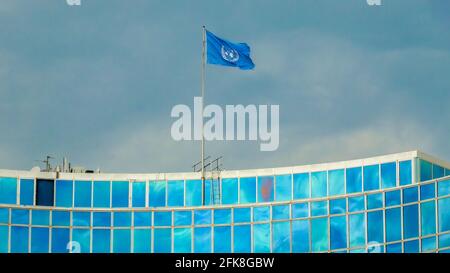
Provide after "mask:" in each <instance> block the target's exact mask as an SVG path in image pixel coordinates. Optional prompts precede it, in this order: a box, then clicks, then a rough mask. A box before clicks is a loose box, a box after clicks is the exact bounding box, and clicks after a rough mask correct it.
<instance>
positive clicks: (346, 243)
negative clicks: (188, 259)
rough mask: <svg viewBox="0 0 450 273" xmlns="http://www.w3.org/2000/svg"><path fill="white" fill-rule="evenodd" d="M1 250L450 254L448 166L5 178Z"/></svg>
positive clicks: (404, 157)
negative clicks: (209, 175)
mask: <svg viewBox="0 0 450 273" xmlns="http://www.w3.org/2000/svg"><path fill="white" fill-rule="evenodd" d="M0 177H1V178H0V252H6V253H24V252H25V253H48V252H52V253H55V252H82V253H129V252H134V253H142V252H144V253H161V252H162V253H166V252H176V253H179V252H182V253H191V252H194V253H211V252H212V253H228V252H235V253H248V252H255V253H262V252H274V253H275V252H294V253H297V252H387V253H391V252H449V251H450V164H449V163H447V162H444V161H442V160H439V159H436V158H434V157H432V156H429V155H426V154H424V153H421V152H419V151H412V152H406V153H398V154H391V155H385V156H378V157H372V158H366V159H360V160H351V161H343V162H335V163H326V164H315V165H305V166H295V167H286V168H271V169H255V170H240V171H223V172H221V173H220V175H219V176H218V178H217V179H210V180H206V181H205V183H204V185H203V183H202V181H201V179H200V174H199V173H166V174H162V173H158V174H97V173H92V174H88V173H78V174H77V173H63V172H37V173H35V172H30V171H11V170H1V171H0Z"/></svg>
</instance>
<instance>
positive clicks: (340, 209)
mask: <svg viewBox="0 0 450 273" xmlns="http://www.w3.org/2000/svg"><path fill="white" fill-rule="evenodd" d="M346 210H347V202H346V200H345V198H342V199H332V200H330V214H342V213H345V211H346Z"/></svg>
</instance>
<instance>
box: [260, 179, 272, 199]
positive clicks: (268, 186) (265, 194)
mask: <svg viewBox="0 0 450 273" xmlns="http://www.w3.org/2000/svg"><path fill="white" fill-rule="evenodd" d="M273 197H274V190H273V176H263V177H258V202H259V203H264V202H272V201H273Z"/></svg>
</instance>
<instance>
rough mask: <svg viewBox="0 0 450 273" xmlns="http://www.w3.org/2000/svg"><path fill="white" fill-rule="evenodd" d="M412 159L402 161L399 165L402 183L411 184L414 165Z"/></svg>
mask: <svg viewBox="0 0 450 273" xmlns="http://www.w3.org/2000/svg"><path fill="white" fill-rule="evenodd" d="M411 165H412V164H411V160H407V161H400V162H399V163H398V167H399V176H400V177H399V179H400V185H401V186H403V185H409V184H411V183H412V166H411Z"/></svg>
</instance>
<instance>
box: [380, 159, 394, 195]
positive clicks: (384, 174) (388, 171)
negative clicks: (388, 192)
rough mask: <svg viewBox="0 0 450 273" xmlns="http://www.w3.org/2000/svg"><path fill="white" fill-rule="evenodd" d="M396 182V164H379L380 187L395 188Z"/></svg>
mask: <svg viewBox="0 0 450 273" xmlns="http://www.w3.org/2000/svg"><path fill="white" fill-rule="evenodd" d="M396 182H397V163H395V162H390V163H384V164H381V187H382V188H383V189H387V188H392V187H395V186H396Z"/></svg>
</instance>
